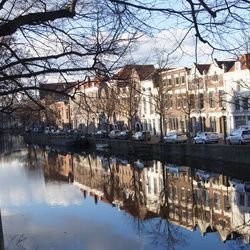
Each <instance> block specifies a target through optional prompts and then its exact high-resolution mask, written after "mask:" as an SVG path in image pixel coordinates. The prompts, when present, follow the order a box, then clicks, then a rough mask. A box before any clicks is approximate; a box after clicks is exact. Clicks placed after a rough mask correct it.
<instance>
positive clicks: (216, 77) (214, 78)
mask: <svg viewBox="0 0 250 250" xmlns="http://www.w3.org/2000/svg"><path fill="white" fill-rule="evenodd" d="M212 81H218V75H217V73H216V72H214V75H213V76H212Z"/></svg>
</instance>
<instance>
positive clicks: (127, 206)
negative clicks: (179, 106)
mask: <svg viewBox="0 0 250 250" xmlns="http://www.w3.org/2000/svg"><path fill="white" fill-rule="evenodd" d="M0 146H1V148H0V250H3V249H8V250H12V249H20V250H21V249H22V250H24V249H27V250H29V249H30V250H34V249H39V250H40V249H46V250H49V249H53V250H54V249H56V250H64V249H72V250H78V249H79V250H80V249H81V250H82V249H86V250H99V249H100V250H118V249H119V250H123V249H124V250H128V249H129V250H133V249H135V250H137V249H140V250H142V249H143V250H144V249H145V250H152V249H153V250H154V249H157V250H162V249H171V250H172V249H176V250H180V249H190V250H196V249H197V250H200V249H202V250H206V249H207V250H211V249H214V250H216V249H220V250H222V249H230V250H232V249H235V250H238V249H250V245H249V242H250V178H248V176H237V173H236V175H235V176H233V177H232V176H228V175H223V174H221V173H216V172H211V171H206V170H204V169H202V168H200V169H199V168H193V167H192V166H180V165H176V164H173V163H171V162H158V161H154V159H152V160H142V159H137V158H133V157H131V156H130V157H120V156H117V155H112V154H110V152H108V151H95V152H84V151H82V150H80V151H79V152H74V151H67V150H64V149H60V150H58V149H57V150H56V149H53V148H49V147H45V148H41V147H38V146H34V145H33V146H27V145H25V144H24V143H23V142H22V139H21V138H20V137H8V138H6V137H5V138H3V137H1V138H0ZM248 180H249V182H248Z"/></svg>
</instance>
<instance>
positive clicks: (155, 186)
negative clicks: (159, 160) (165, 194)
mask: <svg viewBox="0 0 250 250" xmlns="http://www.w3.org/2000/svg"><path fill="white" fill-rule="evenodd" d="M154 194H157V179H156V178H154Z"/></svg>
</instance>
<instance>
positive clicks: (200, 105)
mask: <svg viewBox="0 0 250 250" xmlns="http://www.w3.org/2000/svg"><path fill="white" fill-rule="evenodd" d="M198 108H199V109H203V108H204V95H203V94H202V93H199V95H198Z"/></svg>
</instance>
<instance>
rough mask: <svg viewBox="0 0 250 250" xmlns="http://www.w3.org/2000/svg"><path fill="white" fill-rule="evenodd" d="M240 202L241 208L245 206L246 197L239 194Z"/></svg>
mask: <svg viewBox="0 0 250 250" xmlns="http://www.w3.org/2000/svg"><path fill="white" fill-rule="evenodd" d="M239 202H240V205H241V206H245V195H244V194H239Z"/></svg>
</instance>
